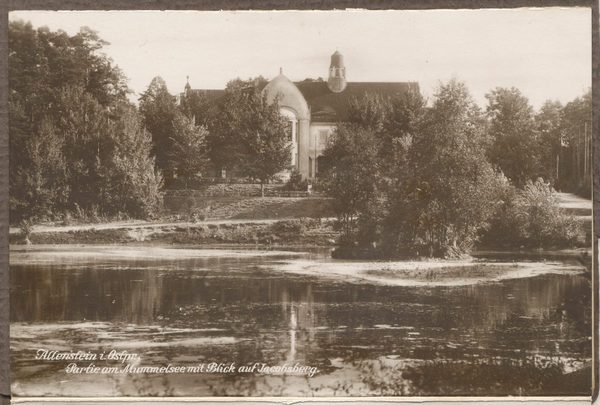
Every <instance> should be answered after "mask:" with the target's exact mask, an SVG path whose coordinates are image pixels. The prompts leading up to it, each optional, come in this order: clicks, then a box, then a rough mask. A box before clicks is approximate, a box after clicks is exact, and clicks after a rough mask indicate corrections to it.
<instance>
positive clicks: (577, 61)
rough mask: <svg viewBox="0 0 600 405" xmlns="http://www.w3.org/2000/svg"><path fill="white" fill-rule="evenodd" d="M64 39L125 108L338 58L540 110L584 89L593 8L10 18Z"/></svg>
mask: <svg viewBox="0 0 600 405" xmlns="http://www.w3.org/2000/svg"><path fill="white" fill-rule="evenodd" d="M9 18H10V20H17V19H21V20H25V21H31V23H32V24H33V26H34V28H38V27H42V26H48V27H49V28H50V29H52V30H58V29H62V30H64V31H66V32H67V33H69V34H71V35H73V34H76V33H77V32H78V31H79V28H80V27H82V26H88V27H89V28H91V29H93V30H95V31H97V32H98V34H99V36H100V38H102V39H104V40H106V41H108V42H110V45H109V46H106V47H105V48H103V52H104V53H106V54H107V55H108V56H109V57H110V58H112V59H113V60H114V62H115V63H116V64H117V65H118V66H119V67H120V68H121V69H122V70H123V72H124V73H125V75H126V76H127V77H128V78H129V86H130V88H131V89H132V90H134V92H135V95H134V96H132V97H133V99H137V98H138V97H139V94H140V93H142V92H144V91H145V90H146V88H147V87H148V85H149V84H150V82H151V81H152V79H153V78H154V77H156V76H160V77H162V78H163V79H164V80H165V82H166V83H167V87H168V89H169V91H170V92H171V94H177V93H180V92H182V91H183V89H184V86H185V83H186V76H189V81H190V85H191V86H192V88H194V89H222V88H224V87H225V85H226V84H227V82H228V81H229V80H231V79H234V78H236V77H240V78H242V79H248V78H251V77H256V76H259V75H262V76H263V77H265V78H266V79H269V80H270V79H273V78H274V77H275V76H277V75H278V74H279V69H280V68H282V69H283V74H284V75H285V76H287V77H288V78H289V79H290V80H292V81H300V80H304V79H305V78H308V77H310V78H314V79H316V78H318V77H323V78H324V79H327V75H328V68H329V63H330V58H331V55H332V54H333V53H334V52H335V51H336V50H337V51H339V52H340V53H342V55H344V61H345V65H346V76H347V80H348V81H350V82H352V81H356V82H377V81H380V82H407V81H411V82H418V83H419V85H420V89H421V92H422V93H424V94H425V96H427V97H429V98H430V99H431V98H432V97H433V95H434V94H435V92H436V88H437V86H438V85H439V84H440V83H446V82H447V81H448V80H449V79H450V78H452V76H456V77H457V78H458V79H459V80H460V81H463V82H465V83H466V84H467V86H468V88H469V90H470V92H471V94H472V96H473V97H474V99H475V101H476V102H477V104H479V106H480V107H482V108H485V106H486V105H487V101H486V99H485V94H486V93H489V92H490V91H491V90H493V89H495V88H496V87H516V88H517V89H519V90H520V91H521V93H522V94H524V95H525V96H526V97H528V98H529V101H530V103H531V104H532V105H533V106H534V108H536V110H538V109H539V108H540V107H541V106H542V104H543V103H544V101H546V100H548V99H552V100H559V101H560V102H562V103H563V104H565V103H567V102H569V101H571V100H573V99H574V98H576V97H578V96H581V95H583V94H584V93H585V92H586V91H587V90H588V88H589V87H591V77H592V71H591V66H592V62H591V53H592V52H591V38H592V33H591V9H589V8H542V9H539V8H538V9H513V10H431V11H390V10H388V11H365V10H344V11H279V12H276V11H268V12H267V11H243V12H239V11H238V12H224V11H223V12H196V11H187V12H165V11H163V12H160V11H113V12H107V11H79V12H75V11H67V12H65V11H62V12H57V11H51V12H49V11H15V12H12V13H11V14H10V16H9Z"/></svg>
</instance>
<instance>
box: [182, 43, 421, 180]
mask: <svg viewBox="0 0 600 405" xmlns="http://www.w3.org/2000/svg"><path fill="white" fill-rule="evenodd" d="M328 73H329V74H328V80H327V81H326V82H325V81H302V82H292V81H291V80H290V79H288V78H287V77H285V76H284V75H283V72H282V71H281V70H280V73H279V75H278V76H277V77H275V78H274V79H273V80H271V81H270V82H269V83H268V84H267V85H266V86H265V87H264V88H263V89H262V92H263V94H265V95H266V97H267V99H268V100H270V101H272V100H274V99H275V98H276V97H278V98H279V105H280V107H281V114H282V115H284V116H285V117H287V118H288V120H289V121H290V126H291V128H292V145H293V147H292V164H293V165H294V167H295V168H296V169H297V170H298V171H299V172H300V173H301V174H302V176H303V177H305V178H309V179H312V178H315V177H316V176H318V173H319V166H321V167H323V166H326V162H325V161H324V160H323V159H324V158H323V156H322V153H323V150H324V149H325V146H326V144H327V138H328V137H329V135H330V134H331V133H332V132H333V130H334V129H335V127H336V125H337V124H338V123H339V122H345V121H348V118H349V117H348V110H349V105H350V100H351V99H352V98H353V97H358V98H360V97H362V96H364V95H365V94H366V93H376V94H379V95H382V96H384V97H387V96H392V95H395V94H398V93H400V94H404V93H405V92H406V91H407V90H409V89H410V90H414V91H419V84H418V83H416V82H349V81H347V76H346V73H347V71H346V66H345V64H344V57H343V56H342V54H341V53H339V52H337V51H336V52H335V53H334V54H333V55H332V56H331V63H330V65H329V72H328ZM189 91H193V90H191V87H189V84H186V88H185V92H186V94H187V92H189Z"/></svg>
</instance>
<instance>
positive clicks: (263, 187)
mask: <svg viewBox="0 0 600 405" xmlns="http://www.w3.org/2000/svg"><path fill="white" fill-rule="evenodd" d="M260 194H261V195H262V198H265V183H264V182H263V181H261V182H260Z"/></svg>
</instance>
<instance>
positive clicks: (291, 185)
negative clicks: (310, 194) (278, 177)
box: [283, 170, 308, 191]
mask: <svg viewBox="0 0 600 405" xmlns="http://www.w3.org/2000/svg"><path fill="white" fill-rule="evenodd" d="M307 189H308V180H306V179H302V174H300V172H299V171H298V170H293V171H292V174H291V175H290V178H289V180H288V181H287V183H285V185H284V186H283V190H285V191H306V190H307Z"/></svg>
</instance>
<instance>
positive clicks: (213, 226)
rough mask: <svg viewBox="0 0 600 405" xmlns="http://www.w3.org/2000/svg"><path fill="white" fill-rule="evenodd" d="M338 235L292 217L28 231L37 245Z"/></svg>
mask: <svg viewBox="0 0 600 405" xmlns="http://www.w3.org/2000/svg"><path fill="white" fill-rule="evenodd" d="M337 236H338V234H337V232H335V231H334V230H333V228H332V222H330V221H322V220H319V219H306V218H305V219H289V220H282V221H273V222H270V223H264V222H226V223H220V224H219V223H202V222H200V223H181V224H177V225H156V226H145V227H127V226H125V227H118V228H111V229H95V228H91V229H80V230H69V231H67V232H64V231H62V232H61V231H58V232H52V231H45V232H33V233H31V234H30V235H29V237H28V240H29V243H31V244H34V245H42V244H43V245H59V244H95V245H108V244H190V245H195V244H197V245H214V244H262V245H271V246H277V245H286V246H290V245H298V246H330V245H333V244H334V240H335V239H336V237H337ZM9 242H10V244H27V243H28V242H27V240H26V237H25V235H24V234H23V233H12V234H10V235H9Z"/></svg>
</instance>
